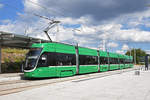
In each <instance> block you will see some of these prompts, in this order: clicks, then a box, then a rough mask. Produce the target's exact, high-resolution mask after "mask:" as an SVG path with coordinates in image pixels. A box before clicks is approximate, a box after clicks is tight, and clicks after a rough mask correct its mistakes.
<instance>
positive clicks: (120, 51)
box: [116, 50, 125, 54]
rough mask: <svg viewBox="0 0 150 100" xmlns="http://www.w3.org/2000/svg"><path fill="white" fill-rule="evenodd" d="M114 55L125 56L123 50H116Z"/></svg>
mask: <svg viewBox="0 0 150 100" xmlns="http://www.w3.org/2000/svg"><path fill="white" fill-rule="evenodd" d="M116 53H119V54H125V52H124V51H123V50H117V51H116Z"/></svg>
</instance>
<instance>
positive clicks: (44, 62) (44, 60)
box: [38, 53, 48, 67]
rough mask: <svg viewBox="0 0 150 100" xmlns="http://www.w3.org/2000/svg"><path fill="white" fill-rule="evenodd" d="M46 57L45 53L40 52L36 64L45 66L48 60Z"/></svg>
mask: <svg viewBox="0 0 150 100" xmlns="http://www.w3.org/2000/svg"><path fill="white" fill-rule="evenodd" d="M47 57H48V54H47V53H44V54H42V55H41V57H40V59H39V62H38V66H40V67H46V66H47V61H48V59H47Z"/></svg>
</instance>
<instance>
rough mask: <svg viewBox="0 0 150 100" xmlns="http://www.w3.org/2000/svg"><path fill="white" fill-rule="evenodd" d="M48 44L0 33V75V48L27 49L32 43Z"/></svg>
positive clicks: (22, 36) (21, 36)
mask: <svg viewBox="0 0 150 100" xmlns="http://www.w3.org/2000/svg"><path fill="white" fill-rule="evenodd" d="M48 42H51V41H48V40H43V39H38V38H33V37H29V36H24V35H18V34H14V33H8V32H3V31H0V73H1V47H14V48H24V49H28V48H30V46H31V45H32V44H33V43H48Z"/></svg>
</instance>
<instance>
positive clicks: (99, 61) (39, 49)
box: [24, 42, 133, 78]
mask: <svg viewBox="0 0 150 100" xmlns="http://www.w3.org/2000/svg"><path fill="white" fill-rule="evenodd" d="M132 61H133V58H132V56H126V55H121V54H117V53H110V52H104V51H100V50H94V49H89V48H84V47H78V46H73V45H68V44H63V43H57V42H51V43H35V44H33V45H32V46H31V49H30V51H29V52H28V54H27V56H26V61H25V65H24V76H25V77H29V78H45V77H66V76H73V75H76V74H85V73H92V72H104V71H110V70H117V69H124V68H131V67H133V64H132Z"/></svg>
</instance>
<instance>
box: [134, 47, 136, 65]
mask: <svg viewBox="0 0 150 100" xmlns="http://www.w3.org/2000/svg"><path fill="white" fill-rule="evenodd" d="M134 64H136V49H135V48H134Z"/></svg>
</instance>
